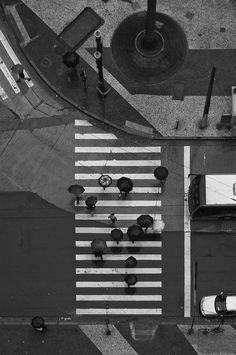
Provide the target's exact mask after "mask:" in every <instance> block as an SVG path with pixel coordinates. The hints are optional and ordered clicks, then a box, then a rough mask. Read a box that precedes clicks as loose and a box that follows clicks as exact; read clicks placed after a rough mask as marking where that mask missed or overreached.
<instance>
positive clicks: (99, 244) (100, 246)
mask: <svg viewBox="0 0 236 355" xmlns="http://www.w3.org/2000/svg"><path fill="white" fill-rule="evenodd" d="M106 247H107V244H106V242H105V240H103V239H94V240H93V241H92V243H91V248H92V251H93V252H94V253H95V254H102V253H104V250H105V249H106Z"/></svg>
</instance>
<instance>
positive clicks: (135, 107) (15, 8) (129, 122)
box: [2, 0, 236, 138]
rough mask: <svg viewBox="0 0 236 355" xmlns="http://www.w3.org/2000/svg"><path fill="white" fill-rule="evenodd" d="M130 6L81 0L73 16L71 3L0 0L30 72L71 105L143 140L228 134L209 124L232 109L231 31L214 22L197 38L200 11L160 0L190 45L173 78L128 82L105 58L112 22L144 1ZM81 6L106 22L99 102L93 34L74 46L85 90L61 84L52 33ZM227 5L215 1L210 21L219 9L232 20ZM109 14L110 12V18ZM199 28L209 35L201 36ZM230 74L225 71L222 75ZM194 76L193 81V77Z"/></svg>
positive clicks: (63, 72) (59, 46) (61, 48)
mask: <svg viewBox="0 0 236 355" xmlns="http://www.w3.org/2000/svg"><path fill="white" fill-rule="evenodd" d="M131 3H132V4H131ZM131 3H128V2H127V3H125V2H120V3H119V4H115V3H113V2H112V1H110V2H108V3H107V4H103V2H101V3H100V2H99V3H96V5H94V4H91V2H88V1H86V0H83V1H81V2H80V3H79V4H78V5H76V6H77V7H76V10H77V11H75V10H73V11H72V8H71V11H72V13H70V10H68V9H70V6H72V4H70V1H69V0H68V8H66V10H65V9H64V5H60V6H59V5H58V6H55V5H54V4H51V5H50V6H49V5H48V6H47V8H46V7H45V8H44V7H40V8H38V6H37V4H36V3H35V2H34V0H31V1H27V4H28V5H29V7H28V6H26V5H25V4H24V3H22V2H21V1H18V2H17V3H16V2H15V1H14V0H2V4H3V8H4V11H5V14H6V19H7V22H8V25H9V29H11V30H12V31H13V33H15V36H16V39H17V41H18V44H19V47H20V48H21V50H22V52H23V53H24V55H25V56H26V58H27V59H28V61H29V62H30V64H31V65H32V67H33V68H34V70H35V71H36V72H37V74H38V75H39V76H40V77H41V78H42V79H43V80H44V81H45V83H47V85H49V86H50V87H51V88H52V89H53V90H54V92H56V93H57V94H58V95H59V96H60V97H62V98H63V99H65V100H66V101H67V102H68V103H70V104H71V105H73V106H74V107H75V108H78V109H79V110H82V111H83V112H84V113H86V114H88V115H90V116H92V117H94V118H95V119H96V120H98V121H100V122H104V123H106V124H108V125H110V126H111V127H116V128H119V129H121V130H124V131H126V132H128V133H132V134H138V135H143V136H146V137H150V138H160V137H161V136H163V137H167V136H168V137H175V136H177V137H215V138H222V137H225V138H227V137H231V136H232V135H231V133H230V131H229V130H217V129H216V123H218V122H219V121H220V118H221V114H222V113H226V114H231V97H230V95H231V91H230V88H231V85H233V83H234V80H233V77H232V75H231V74H232V73H233V71H232V65H233V64H232V63H234V61H235V56H236V51H235V50H234V49H233V48H232V49H231V48H230V46H229V45H227V43H228V42H229V43H231V42H230V40H231V39H232V38H231V35H232V34H231V32H230V31H228V32H227V31H225V28H224V27H221V28H220V29H218V28H215V25H214V29H213V30H212V32H211V33H208V32H206V31H205V33H204V36H203V34H202V33H201V32H204V31H203V29H204V28H205V27H206V26H207V22H206V23H205V20H206V19H205V17H203V18H202V19H201V21H202V23H201V21H200V25H201V26H202V30H201V31H200V29H198V28H196V26H197V25H199V22H198V21H197V22H196V20H195V17H196V18H198V17H199V16H200V14H199V13H198V11H199V9H198V8H197V7H196V4H195V1H193V2H191V4H189V9H188V11H187V12H186V8H180V9H178V11H177V12H176V11H174V10H175V9H173V8H172V5H171V4H167V5H166V7H165V9H164V8H163V9H162V7H163V6H162V5H160V6H159V7H160V10H164V12H167V14H169V15H170V16H171V15H173V14H176V16H177V20H179V21H180V23H181V24H182V25H184V26H185V27H186V34H187V37H188V38H187V39H188V41H189V47H190V48H189V54H188V56H187V59H186V64H185V65H184V68H183V70H181V71H180V73H178V75H177V76H176V75H175V76H174V77H173V78H171V79H170V80H167V81H165V82H164V83H159V84H155V85H154V84H151V85H146V84H140V83H135V82H132V80H130V79H128V78H126V77H125V76H124V75H123V74H121V72H120V71H119V68H118V67H117V64H116V63H115V61H114V58H113V57H112V48H111V37H112V34H113V33H114V31H115V30H116V26H118V24H119V23H118V22H119V21H122V20H123V19H124V16H127V14H133V13H135V12H136V11H141V10H144V9H145V7H146V2H145V1H143V0H140V1H136V2H134V3H133V2H131ZM131 5H132V6H131ZM85 6H91V8H92V9H93V10H94V11H95V12H96V13H97V14H98V15H99V16H100V17H101V18H102V19H103V20H104V21H105V24H104V25H103V26H102V27H101V31H102V34H104V36H105V38H104V46H105V47H104V58H103V59H104V77H105V79H106V81H107V83H106V85H107V86H110V87H111V91H110V92H109V94H108V96H107V97H106V98H105V99H104V100H101V99H100V98H99V97H98V95H97V91H96V86H97V79H98V77H97V68H96V63H95V60H94V58H93V53H94V51H95V50H96V48H95V46H94V45H92V43H94V44H95V40H94V36H90V38H89V39H88V40H87V41H86V42H85V44H84V45H82V47H80V48H79V49H78V51H77V53H79V54H80V56H81V60H80V65H79V68H78V69H82V68H83V69H85V71H86V73H87V76H88V80H87V92H85V91H84V89H83V84H82V82H81V81H80V80H77V81H74V82H69V81H68V70H67V68H66V66H65V65H64V64H63V63H62V57H63V54H64V53H65V52H66V51H68V50H69V49H70V47H69V46H68V45H67V44H66V43H62V42H59V41H58V38H57V35H58V34H59V33H60V32H61V30H62V29H63V28H64V27H65V26H66V25H68V23H71V22H72V14H73V17H74V13H76V14H77V15H78V14H79V13H81V12H82V11H83V9H84V8H85ZM231 7H232V6H230V4H227V5H226V7H225V8H221V7H220V6H219V5H217V4H214V16H215V17H214V18H217V16H218V15H219V13H221V12H222V11H223V12H224V15H225V16H226V17H225V18H227V21H228V24H230V23H231V22H232V18H231V17H232V16H231V15H230V13H231V12H230V11H233V10H234V9H233V8H231ZM32 10H33V11H32ZM190 10H191V11H190ZM184 11H185V12H184ZM205 11H206V13H208V12H209V11H211V6H210V5H209V6H207V8H206V9H205ZM54 13H55V14H57V18H56V20H55V18H54V17H53V15H54ZM39 14H40V16H39ZM114 16H116V17H117V18H116V22H115V23H114ZM42 18H43V19H45V18H46V19H47V21H46V23H47V24H46V23H45V22H44V21H42ZM73 20H74V19H73ZM108 30H109V31H108ZM219 30H220V31H221V32H222V34H221V36H223V37H224V38H223V37H222V39H221V41H219V40H218V36H219V35H218V31H219ZM106 31H108V32H106ZM192 31H193V33H192ZM196 31H197V33H198V32H199V33H198V35H199V37H200V36H201V37H202V38H201V39H199V38H195V37H194V38H193V36H194V33H195V34H196ZM206 33H208V36H209V38H208V37H207V38H205V36H206ZM227 36H228V37H227ZM45 39H47V40H45ZM201 41H203V43H201ZM204 41H210V42H211V41H212V46H213V48H212V49H211V48H209V46H208V45H207V43H205V42H204ZM217 41H218V42H217ZM86 46H87V47H86ZM199 46H200V50H199ZM221 48H222V49H221ZM225 63H227V71H225ZM212 65H216V66H217V76H216V82H215V84H214V91H213V95H214V96H213V97H212V103H211V109H210V113H209V122H210V125H209V126H208V127H207V129H205V130H200V129H199V127H198V121H199V119H200V118H201V117H202V112H203V107H204V102H205V95H206V91H207V87H208V82H209V75H210V70H211V68H212ZM229 72H230V73H231V72H232V73H231V74H230V75H229ZM196 73H197V75H198V80H194V75H195V74H196ZM222 82H224V85H222ZM180 83H182V84H183V85H184V87H185V89H184V90H185V91H184V92H185V93H184V95H185V96H186V97H185V99H184V100H182V99H180V98H178V99H175V98H174V97H175V96H176V95H177V93H176V94H175V90H177V89H178V87H179V86H178V85H179V84H180ZM182 84H181V85H182ZM177 91H178V90H177ZM194 95H195V96H194ZM177 96H178V95H177Z"/></svg>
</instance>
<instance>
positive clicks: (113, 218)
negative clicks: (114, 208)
mask: <svg viewBox="0 0 236 355" xmlns="http://www.w3.org/2000/svg"><path fill="white" fill-rule="evenodd" d="M108 218H109V219H110V221H111V227H114V226H115V224H116V222H117V218H116V216H115V213H113V212H112V213H111V214H110V215H109V216H108Z"/></svg>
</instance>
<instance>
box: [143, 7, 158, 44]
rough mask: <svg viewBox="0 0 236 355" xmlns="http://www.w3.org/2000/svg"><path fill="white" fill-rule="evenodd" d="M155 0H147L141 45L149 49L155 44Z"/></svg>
mask: <svg viewBox="0 0 236 355" xmlns="http://www.w3.org/2000/svg"><path fill="white" fill-rule="evenodd" d="M156 4H157V0H148V4H147V16H146V23H145V36H144V38H143V45H144V46H145V47H146V48H148V49H151V48H152V47H153V46H154V45H155V32H154V31H155V19H156Z"/></svg>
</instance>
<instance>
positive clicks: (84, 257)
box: [75, 253, 161, 261]
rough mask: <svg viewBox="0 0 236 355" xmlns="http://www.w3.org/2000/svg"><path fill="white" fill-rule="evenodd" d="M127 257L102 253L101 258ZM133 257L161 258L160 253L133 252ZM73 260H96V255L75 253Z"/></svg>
mask: <svg viewBox="0 0 236 355" xmlns="http://www.w3.org/2000/svg"><path fill="white" fill-rule="evenodd" d="M127 257H128V255H127V254H103V260H104V261H108V260H120V261H123V260H126V259H127ZM135 259H136V260H141V261H142V260H150V261H154V260H156V261H160V260H161V254H135ZM75 260H76V261H81V260H88V261H91V260H92V261H93V260H97V257H96V256H94V255H93V254H91V253H90V254H76V255H75Z"/></svg>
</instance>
